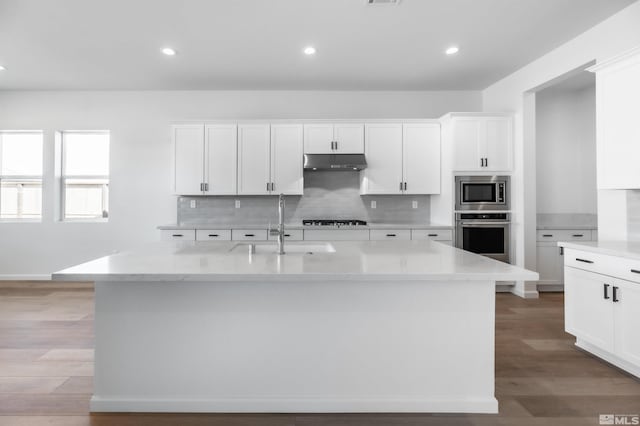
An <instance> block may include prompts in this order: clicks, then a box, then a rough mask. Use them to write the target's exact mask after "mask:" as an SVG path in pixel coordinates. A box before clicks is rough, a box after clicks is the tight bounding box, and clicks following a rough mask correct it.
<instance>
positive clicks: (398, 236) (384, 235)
mask: <svg viewBox="0 0 640 426" xmlns="http://www.w3.org/2000/svg"><path fill="white" fill-rule="evenodd" d="M369 239H371V240H405V241H408V240H410V239H411V230H410V229H372V230H371V231H370V232H369Z"/></svg>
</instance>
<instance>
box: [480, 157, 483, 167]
mask: <svg viewBox="0 0 640 426" xmlns="http://www.w3.org/2000/svg"><path fill="white" fill-rule="evenodd" d="M480 167H484V158H481V159H480Z"/></svg>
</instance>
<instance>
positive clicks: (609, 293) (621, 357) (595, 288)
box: [565, 250, 640, 376]
mask: <svg viewBox="0 0 640 426" xmlns="http://www.w3.org/2000/svg"><path fill="white" fill-rule="evenodd" d="M565 256H566V259H567V261H568V260H571V261H572V262H566V264H565V329H566V331H567V332H568V333H571V334H573V335H574V336H576V337H577V338H578V342H577V345H578V346H580V347H582V348H583V349H585V350H587V351H590V352H592V353H594V354H595V355H597V356H599V357H601V358H603V359H605V360H607V361H608V362H610V363H612V364H614V365H616V366H618V367H620V368H622V369H624V370H626V371H628V372H630V373H632V374H634V375H636V376H640V276H638V281H628V280H623V279H621V278H620V276H623V275H624V274H626V273H628V271H629V270H631V269H634V266H635V265H636V264H637V261H632V260H628V261H627V259H623V258H619V257H615V256H607V255H594V254H593V253H584V252H580V251H576V250H566V253H565ZM574 259H575V261H574ZM589 262H591V263H589ZM583 264H584V267H585V269H587V270H583V269H581V268H582V265H583ZM599 271H605V272H607V274H602V273H598V272H599ZM610 274H613V275H615V276H612V275H610Z"/></svg>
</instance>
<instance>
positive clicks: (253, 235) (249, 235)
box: [244, 234, 256, 237]
mask: <svg viewBox="0 0 640 426" xmlns="http://www.w3.org/2000/svg"><path fill="white" fill-rule="evenodd" d="M244 236H245V237H255V236H256V234H244Z"/></svg>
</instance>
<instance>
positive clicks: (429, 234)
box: [411, 229, 453, 241]
mask: <svg viewBox="0 0 640 426" xmlns="http://www.w3.org/2000/svg"><path fill="white" fill-rule="evenodd" d="M411 239H412V240H436V241H453V231H452V230H451V229H412V230H411Z"/></svg>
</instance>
